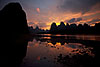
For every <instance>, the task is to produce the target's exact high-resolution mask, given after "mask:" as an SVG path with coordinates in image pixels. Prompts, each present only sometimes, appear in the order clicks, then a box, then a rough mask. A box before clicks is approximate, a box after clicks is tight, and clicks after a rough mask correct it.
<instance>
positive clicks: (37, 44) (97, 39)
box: [21, 34, 100, 67]
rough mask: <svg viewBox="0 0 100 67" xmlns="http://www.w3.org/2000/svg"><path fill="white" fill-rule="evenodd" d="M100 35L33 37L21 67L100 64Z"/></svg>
mask: <svg viewBox="0 0 100 67" xmlns="http://www.w3.org/2000/svg"><path fill="white" fill-rule="evenodd" d="M99 51H100V36H98V35H51V34H42V35H38V36H35V37H33V38H32V39H31V40H30V41H29V42H28V45H27V52H26V56H25V57H24V59H23V62H22V64H21V67H75V66H77V67H86V66H93V65H94V66H96V65H99V62H98V60H99V59H100V58H99Z"/></svg>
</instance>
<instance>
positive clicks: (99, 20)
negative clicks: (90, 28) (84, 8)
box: [87, 19, 100, 24]
mask: <svg viewBox="0 0 100 67" xmlns="http://www.w3.org/2000/svg"><path fill="white" fill-rule="evenodd" d="M96 22H100V19H93V20H91V21H89V22H87V23H92V24H94V23H96Z"/></svg>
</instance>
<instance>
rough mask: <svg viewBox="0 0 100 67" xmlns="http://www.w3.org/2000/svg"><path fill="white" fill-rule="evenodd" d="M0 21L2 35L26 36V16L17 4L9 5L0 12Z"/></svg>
mask: <svg viewBox="0 0 100 67" xmlns="http://www.w3.org/2000/svg"><path fill="white" fill-rule="evenodd" d="M0 20H1V26H2V30H3V33H6V34H11V35H12V34H14V35H20V34H27V33H28V32H29V31H28V25H27V19H26V14H25V12H24V11H23V10H22V7H21V5H20V4H19V3H9V4H7V5H6V6H5V7H4V8H3V9H2V10H1V11H0Z"/></svg>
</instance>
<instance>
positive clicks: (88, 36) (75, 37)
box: [40, 34, 100, 41]
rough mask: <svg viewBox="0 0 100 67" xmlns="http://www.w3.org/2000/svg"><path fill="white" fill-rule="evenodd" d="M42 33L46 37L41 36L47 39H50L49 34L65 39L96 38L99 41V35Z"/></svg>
mask: <svg viewBox="0 0 100 67" xmlns="http://www.w3.org/2000/svg"><path fill="white" fill-rule="evenodd" d="M40 35H41V34H40ZM42 35H44V36H47V37H42V38H47V39H51V37H50V36H57V37H65V39H79V40H97V41H100V35H61V34H42Z"/></svg>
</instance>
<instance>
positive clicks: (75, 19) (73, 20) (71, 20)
mask: <svg viewBox="0 0 100 67" xmlns="http://www.w3.org/2000/svg"><path fill="white" fill-rule="evenodd" d="M81 20H82V18H72V19H70V20H68V23H73V22H79V21H81Z"/></svg>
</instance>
